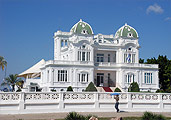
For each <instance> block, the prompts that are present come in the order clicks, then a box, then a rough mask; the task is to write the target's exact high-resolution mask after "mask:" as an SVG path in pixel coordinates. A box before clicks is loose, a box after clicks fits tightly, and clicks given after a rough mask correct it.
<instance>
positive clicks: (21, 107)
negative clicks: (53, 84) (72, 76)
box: [0, 92, 171, 114]
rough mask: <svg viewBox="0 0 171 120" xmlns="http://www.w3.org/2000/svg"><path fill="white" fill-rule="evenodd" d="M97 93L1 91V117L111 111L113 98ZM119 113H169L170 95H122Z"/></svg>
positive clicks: (108, 94)
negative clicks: (3, 115)
mask: <svg viewBox="0 0 171 120" xmlns="http://www.w3.org/2000/svg"><path fill="white" fill-rule="evenodd" d="M110 94H111V93H104V92H101V93H98V92H32V93H31V92H28V93H24V92H21V93H12V92H9V93H8V92H0V114H22V113H49V112H69V111H77V112H85V111H87V112H93V111H95V112H100V111H101V112H102V111H103V112H113V111H115V108H114V104H115V99H114V96H111V95H110ZM119 97H120V100H119V102H120V104H119V108H120V110H121V111H128V112H130V111H131V112H136V111H141V112H144V111H152V112H171V94H160V93H121V94H120V95H119Z"/></svg>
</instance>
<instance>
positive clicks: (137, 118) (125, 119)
mask: <svg viewBox="0 0 171 120" xmlns="http://www.w3.org/2000/svg"><path fill="white" fill-rule="evenodd" d="M110 119H111V118H99V119H98V120H110ZM166 119H167V120H171V118H166ZM56 120H65V119H56ZM123 120H141V117H124V118H123Z"/></svg>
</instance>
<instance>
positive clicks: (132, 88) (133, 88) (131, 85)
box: [128, 82, 140, 92]
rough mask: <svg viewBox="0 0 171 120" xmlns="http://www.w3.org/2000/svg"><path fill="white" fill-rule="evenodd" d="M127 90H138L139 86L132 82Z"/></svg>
mask: <svg viewBox="0 0 171 120" xmlns="http://www.w3.org/2000/svg"><path fill="white" fill-rule="evenodd" d="M128 92H140V88H139V85H138V83H137V82H133V83H131V84H130V86H129V88H128Z"/></svg>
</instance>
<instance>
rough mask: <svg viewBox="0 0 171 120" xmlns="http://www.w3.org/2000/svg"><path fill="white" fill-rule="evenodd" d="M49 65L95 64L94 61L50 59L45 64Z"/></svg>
mask: <svg viewBox="0 0 171 120" xmlns="http://www.w3.org/2000/svg"><path fill="white" fill-rule="evenodd" d="M47 65H75V66H77V65H79V66H94V63H93V62H92V61H63V60H49V61H46V63H45V66H47Z"/></svg>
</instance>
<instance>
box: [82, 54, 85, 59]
mask: <svg viewBox="0 0 171 120" xmlns="http://www.w3.org/2000/svg"><path fill="white" fill-rule="evenodd" d="M82 61H85V52H82Z"/></svg>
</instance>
